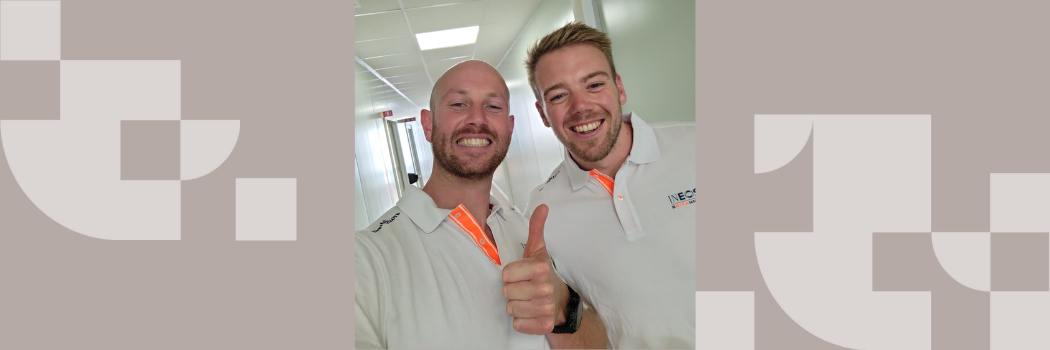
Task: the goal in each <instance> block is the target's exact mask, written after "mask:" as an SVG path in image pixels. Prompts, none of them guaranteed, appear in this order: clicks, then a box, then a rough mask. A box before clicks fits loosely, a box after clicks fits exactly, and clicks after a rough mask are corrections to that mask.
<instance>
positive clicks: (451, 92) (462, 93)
mask: <svg viewBox="0 0 1050 350" xmlns="http://www.w3.org/2000/svg"><path fill="white" fill-rule="evenodd" d="M453 93H456V94H460V95H466V94H467V90H452V89H449V90H448V92H446V93H445V94H444V95H442V96H441V99H445V98H447V97H448V95H451V94H453Z"/></svg>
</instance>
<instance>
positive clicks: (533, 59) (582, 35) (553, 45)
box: [525, 22, 616, 100]
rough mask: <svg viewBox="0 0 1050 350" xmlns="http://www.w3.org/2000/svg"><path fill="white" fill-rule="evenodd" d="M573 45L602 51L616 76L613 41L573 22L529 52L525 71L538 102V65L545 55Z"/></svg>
mask: <svg viewBox="0 0 1050 350" xmlns="http://www.w3.org/2000/svg"><path fill="white" fill-rule="evenodd" d="M573 45H591V46H594V47H595V48H596V49H598V50H599V51H601V52H602V54H603V55H605V60H606V61H608V62H609V69H611V70H612V72H611V73H612V76H613V77H615V76H616V65H615V64H613V57H612V41H611V40H609V36H608V35H605V33H602V32H601V31H599V30H597V29H594V28H591V27H588V26H587V25H586V24H583V23H580V22H572V23H569V24H566V25H565V26H563V27H561V28H558V29H557V30H555V31H553V32H551V33H550V34H547V35H546V36H544V37H543V38H541V39H540V40H539V41H536V44H534V45H532V47H531V48H529V50H528V53H527V57H526V58H525V70H527V71H528V73H529V86H531V87H532V93H533V94H536V99H537V100H540V99H541V97H540V86H539V82H538V81H536V64H537V63H539V61H540V58H541V57H543V55H546V54H548V53H551V52H553V51H555V50H558V49H561V48H563V47H568V46H573Z"/></svg>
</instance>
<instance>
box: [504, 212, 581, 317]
mask: <svg viewBox="0 0 1050 350" xmlns="http://www.w3.org/2000/svg"><path fill="white" fill-rule="evenodd" d="M548 210H549V209H548V208H547V205H546V204H541V205H540V206H539V207H537V208H536V210H535V211H533V213H532V218H531V219H530V220H529V238H528V241H526V242H525V253H524V254H522V259H521V260H518V261H515V262H512V263H510V264H507V266H505V267H504V268H503V282H505V283H506V284H504V285H503V297H504V298H506V299H507V313H508V314H510V315H511V316H512V317H514V330H516V331H518V332H521V333H525V334H547V333H550V332H551V330H553V329H554V326H556V325H559V324H562V323H565V310H564V308H565V304H567V303H568V301H569V289H568V287H566V286H565V282H562V280H561V278H559V277H558V275H557V274H555V273H554V268H553V267H552V266H551V257H550V255H549V254H547V244H546V243H545V242H544V241H543V225H544V223H545V222H546V221H547V212H548Z"/></svg>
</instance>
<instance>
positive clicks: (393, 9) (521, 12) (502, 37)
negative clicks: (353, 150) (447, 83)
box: [354, 0, 543, 108]
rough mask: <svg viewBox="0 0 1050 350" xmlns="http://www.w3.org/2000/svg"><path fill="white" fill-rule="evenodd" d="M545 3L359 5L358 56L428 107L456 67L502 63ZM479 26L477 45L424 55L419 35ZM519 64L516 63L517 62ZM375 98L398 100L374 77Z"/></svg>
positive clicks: (478, 0)
mask: <svg viewBox="0 0 1050 350" xmlns="http://www.w3.org/2000/svg"><path fill="white" fill-rule="evenodd" d="M542 1H543V0H470V1H463V0H460V1H448V0H357V5H360V6H359V7H357V8H356V10H355V13H354V20H355V21H354V49H355V55H356V57H357V58H359V59H360V60H361V61H363V62H364V63H365V64H367V65H368V66H369V67H371V68H372V69H373V70H375V71H376V73H378V74H379V75H381V76H382V77H383V78H385V79H386V80H387V81H389V82H390V83H391V84H393V85H394V87H396V88H397V89H398V90H400V91H401V93H403V94H404V95H405V96H406V97H408V98H409V99H410V100H411V101H412V102H413V103H415V104H416V106H419V107H420V108H426V105H427V104H428V101H429V98H430V90H431V88H432V87H433V86H434V85H433V84H434V82H435V81H437V79H438V77H440V76H441V74H443V73H445V71H446V70H448V69H449V68H451V67H452V66H453V65H455V64H456V63H459V62H462V61H465V60H470V59H476V60H482V61H485V62H488V63H489V64H491V65H492V66H493V67H496V66H497V65H498V64H500V61H501V60H502V59H503V58H504V57H505V56H506V54H507V51H508V50H509V49H510V46H511V44H513V43H514V41H515V40H516V39H517V37H518V35H519V33H521V31H522V29H524V28H525V25H526V24H527V23H528V22H529V19H530V18H532V14H533V13H534V12H536V8H537V7H539V5H540V3H541V2H542ZM469 26H479V28H480V29H479V31H478V38H477V42H476V43H474V44H471V45H464V46H457V47H449V48H442V49H433V50H426V51H420V50H419V45H418V44H417V43H416V37H415V34H417V33H425V32H433V31H438V30H445V29H453V28H461V27H469ZM515 63H516V62H515ZM369 80H370V82H369V85H370V87H371V88H372V89H373V91H372V93H373V96H375V97H377V98H382V97H385V96H390V97H394V96H398V95H399V94H398V93H397V92H396V91H394V89H392V88H390V87H389V86H388V85H387V84H386V83H384V82H382V80H380V79H379V78H376V77H374V76H373V77H369Z"/></svg>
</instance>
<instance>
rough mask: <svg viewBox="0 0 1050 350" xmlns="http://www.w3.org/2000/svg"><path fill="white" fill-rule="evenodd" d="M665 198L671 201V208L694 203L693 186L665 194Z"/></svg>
mask: <svg viewBox="0 0 1050 350" xmlns="http://www.w3.org/2000/svg"><path fill="white" fill-rule="evenodd" d="M667 199H668V200H670V201H671V209H674V208H680V207H684V206H687V205H690V204H693V203H696V189H695V188H694V189H691V190H685V191H682V192H678V193H675V194H672V195H670V196H667Z"/></svg>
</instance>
